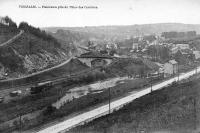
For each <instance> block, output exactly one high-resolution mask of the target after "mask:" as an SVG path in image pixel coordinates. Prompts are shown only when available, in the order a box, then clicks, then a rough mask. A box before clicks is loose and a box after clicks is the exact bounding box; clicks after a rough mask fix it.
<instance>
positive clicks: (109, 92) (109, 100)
mask: <svg viewBox="0 0 200 133" xmlns="http://www.w3.org/2000/svg"><path fill="white" fill-rule="evenodd" d="M108 89H109V114H110V87H109V88H108Z"/></svg>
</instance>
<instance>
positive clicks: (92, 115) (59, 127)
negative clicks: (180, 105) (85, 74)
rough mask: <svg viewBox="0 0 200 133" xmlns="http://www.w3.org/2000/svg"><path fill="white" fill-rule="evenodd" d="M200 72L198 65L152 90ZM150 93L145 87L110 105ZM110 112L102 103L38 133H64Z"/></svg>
mask: <svg viewBox="0 0 200 133" xmlns="http://www.w3.org/2000/svg"><path fill="white" fill-rule="evenodd" d="M199 72H200V67H198V68H197V69H195V70H192V71H190V72H187V73H185V74H182V75H179V77H178V76H176V77H174V78H171V79H168V80H166V81H163V82H161V83H158V84H156V85H153V86H152V90H153V91H154V90H158V89H162V88H163V87H166V86H168V85H170V84H171V83H173V82H174V81H178V80H183V79H187V78H189V77H190V76H192V75H194V74H196V73H199ZM149 93H151V87H148V88H144V89H142V90H139V91H137V92H135V93H132V94H130V95H128V96H126V97H123V98H121V99H118V100H115V101H113V102H111V106H110V108H111V112H112V111H113V110H117V109H120V108H122V107H123V106H124V105H126V104H128V103H130V102H132V101H133V100H135V99H136V98H139V97H142V96H144V95H146V94H149ZM108 113H109V105H108V104H105V105H102V106H100V107H97V108H95V109H92V110H90V111H88V112H85V113H82V114H80V115H77V116H75V117H73V118H70V119H67V120H65V121H63V122H60V123H57V124H55V125H53V126H50V127H47V128H45V129H42V130H40V131H38V132H37V133H62V132H65V131H68V130H69V129H71V128H73V127H76V126H78V125H82V124H84V123H85V122H89V121H92V120H93V119H96V118H98V117H101V116H103V115H106V114H108Z"/></svg>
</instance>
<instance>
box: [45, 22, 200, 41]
mask: <svg viewBox="0 0 200 133" xmlns="http://www.w3.org/2000/svg"><path fill="white" fill-rule="evenodd" d="M43 29H44V30H46V31H49V32H56V31H57V30H58V29H63V30H70V31H76V32H83V33H90V34H99V35H106V36H109V37H110V38H113V39H116V36H117V37H120V38H125V37H127V36H138V35H144V34H161V33H162V32H169V31H177V32H185V31H196V32H197V33H198V34H199V33H200V25H197V24H196V25H195V24H182V23H158V24H142V25H129V26H91V27H46V28H43ZM118 39H119V38H118Z"/></svg>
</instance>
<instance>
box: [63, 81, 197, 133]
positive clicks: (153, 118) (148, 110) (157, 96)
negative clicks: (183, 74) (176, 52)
mask: <svg viewBox="0 0 200 133" xmlns="http://www.w3.org/2000/svg"><path fill="white" fill-rule="evenodd" d="M192 80H193V81H192ZM192 80H191V81H186V82H185V83H180V84H173V85H171V86H169V87H166V88H164V89H162V90H157V91H154V92H153V93H151V94H148V95H145V96H143V97H141V98H139V99H136V100H135V101H133V102H132V103H130V104H128V105H126V106H125V107H123V108H122V109H120V110H118V111H115V112H114V113H112V114H110V115H106V116H103V117H101V118H98V119H96V120H94V121H91V122H89V123H88V124H85V125H83V126H79V127H77V128H74V129H72V130H71V131H68V132H66V133H80V132H81V133H122V132H123V133H139V132H140V133H197V132H199V131H198V130H199V126H200V121H199V120H200V119H199V118H200V110H199V104H198V103H199V101H200V98H199V96H200V93H199V92H200V91H199V85H200V83H199V81H200V79H198V80H196V79H192ZM197 129H198V130H197Z"/></svg>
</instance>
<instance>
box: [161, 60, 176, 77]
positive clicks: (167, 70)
mask: <svg viewBox="0 0 200 133" xmlns="http://www.w3.org/2000/svg"><path fill="white" fill-rule="evenodd" d="M177 72H178V62H176V61H175V60H170V61H168V62H167V63H165V64H164V76H165V77H168V76H171V75H173V74H176V73H177Z"/></svg>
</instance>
